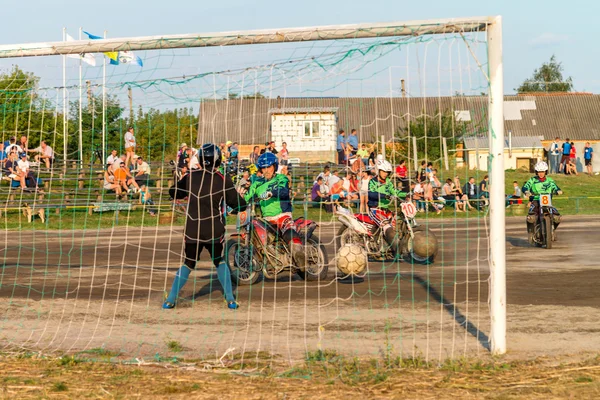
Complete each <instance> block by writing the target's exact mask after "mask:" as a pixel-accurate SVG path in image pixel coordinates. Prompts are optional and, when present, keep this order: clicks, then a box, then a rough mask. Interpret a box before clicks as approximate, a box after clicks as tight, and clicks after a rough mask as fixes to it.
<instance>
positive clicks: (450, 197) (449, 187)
mask: <svg viewBox="0 0 600 400" xmlns="http://www.w3.org/2000/svg"><path fill="white" fill-rule="evenodd" d="M442 198H443V199H444V200H445V201H446V203H447V204H451V205H453V206H454V209H455V210H456V211H458V212H464V203H463V202H462V201H461V199H460V196H459V195H458V193H457V191H456V187H455V186H454V182H452V179H450V178H448V179H446V183H444V186H442Z"/></svg>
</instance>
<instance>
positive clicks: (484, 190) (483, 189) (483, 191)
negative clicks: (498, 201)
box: [479, 175, 490, 206]
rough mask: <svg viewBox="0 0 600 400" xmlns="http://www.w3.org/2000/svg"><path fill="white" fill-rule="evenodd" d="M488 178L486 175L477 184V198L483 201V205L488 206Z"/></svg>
mask: <svg viewBox="0 0 600 400" xmlns="http://www.w3.org/2000/svg"><path fill="white" fill-rule="evenodd" d="M488 181H489V177H488V176H487V175H486V176H484V177H483V180H482V181H481V182H479V198H480V199H483V204H484V205H486V206H487V205H488V203H489V201H488V199H489V198H490V191H489V188H488Z"/></svg>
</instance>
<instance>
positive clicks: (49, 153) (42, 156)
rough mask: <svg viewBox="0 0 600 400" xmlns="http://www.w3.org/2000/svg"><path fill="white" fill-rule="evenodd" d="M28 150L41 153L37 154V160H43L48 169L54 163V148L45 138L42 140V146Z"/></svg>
mask: <svg viewBox="0 0 600 400" xmlns="http://www.w3.org/2000/svg"><path fill="white" fill-rule="evenodd" d="M27 151H32V152H37V153H39V154H36V155H35V158H34V159H35V161H36V162H38V163H39V162H42V161H43V162H44V164H46V168H48V169H50V167H51V166H52V164H54V150H52V147H50V146H48V144H47V143H46V141H45V140H42V141H41V142H40V147H36V148H35V149H33V150H27Z"/></svg>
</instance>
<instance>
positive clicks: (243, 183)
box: [235, 170, 251, 196]
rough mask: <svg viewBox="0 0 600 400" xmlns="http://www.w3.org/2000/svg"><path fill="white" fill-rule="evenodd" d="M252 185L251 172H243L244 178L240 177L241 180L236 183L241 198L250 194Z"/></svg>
mask: <svg viewBox="0 0 600 400" xmlns="http://www.w3.org/2000/svg"><path fill="white" fill-rule="evenodd" d="M250 184H251V182H250V172H248V170H245V171H244V172H242V176H241V177H240V179H238V181H237V182H236V183H235V189H236V190H237V192H238V193H239V194H240V195H241V196H243V195H245V194H246V193H247V192H248V188H249V187H250Z"/></svg>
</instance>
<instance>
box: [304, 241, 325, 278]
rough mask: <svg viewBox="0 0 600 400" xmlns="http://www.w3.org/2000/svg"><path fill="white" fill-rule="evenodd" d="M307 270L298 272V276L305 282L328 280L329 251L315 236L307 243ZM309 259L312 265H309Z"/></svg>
mask: <svg viewBox="0 0 600 400" xmlns="http://www.w3.org/2000/svg"><path fill="white" fill-rule="evenodd" d="M306 252H307V258H306V268H305V269H304V270H303V271H302V270H298V275H299V276H300V278H302V279H304V280H305V281H321V280H323V279H325V278H327V272H328V271H329V258H328V256H327V250H326V249H325V246H323V245H322V244H321V242H320V240H319V238H316V237H315V236H313V237H311V238H310V239H308V240H307V241H306ZM309 259H310V260H312V261H313V262H312V263H309Z"/></svg>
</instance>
